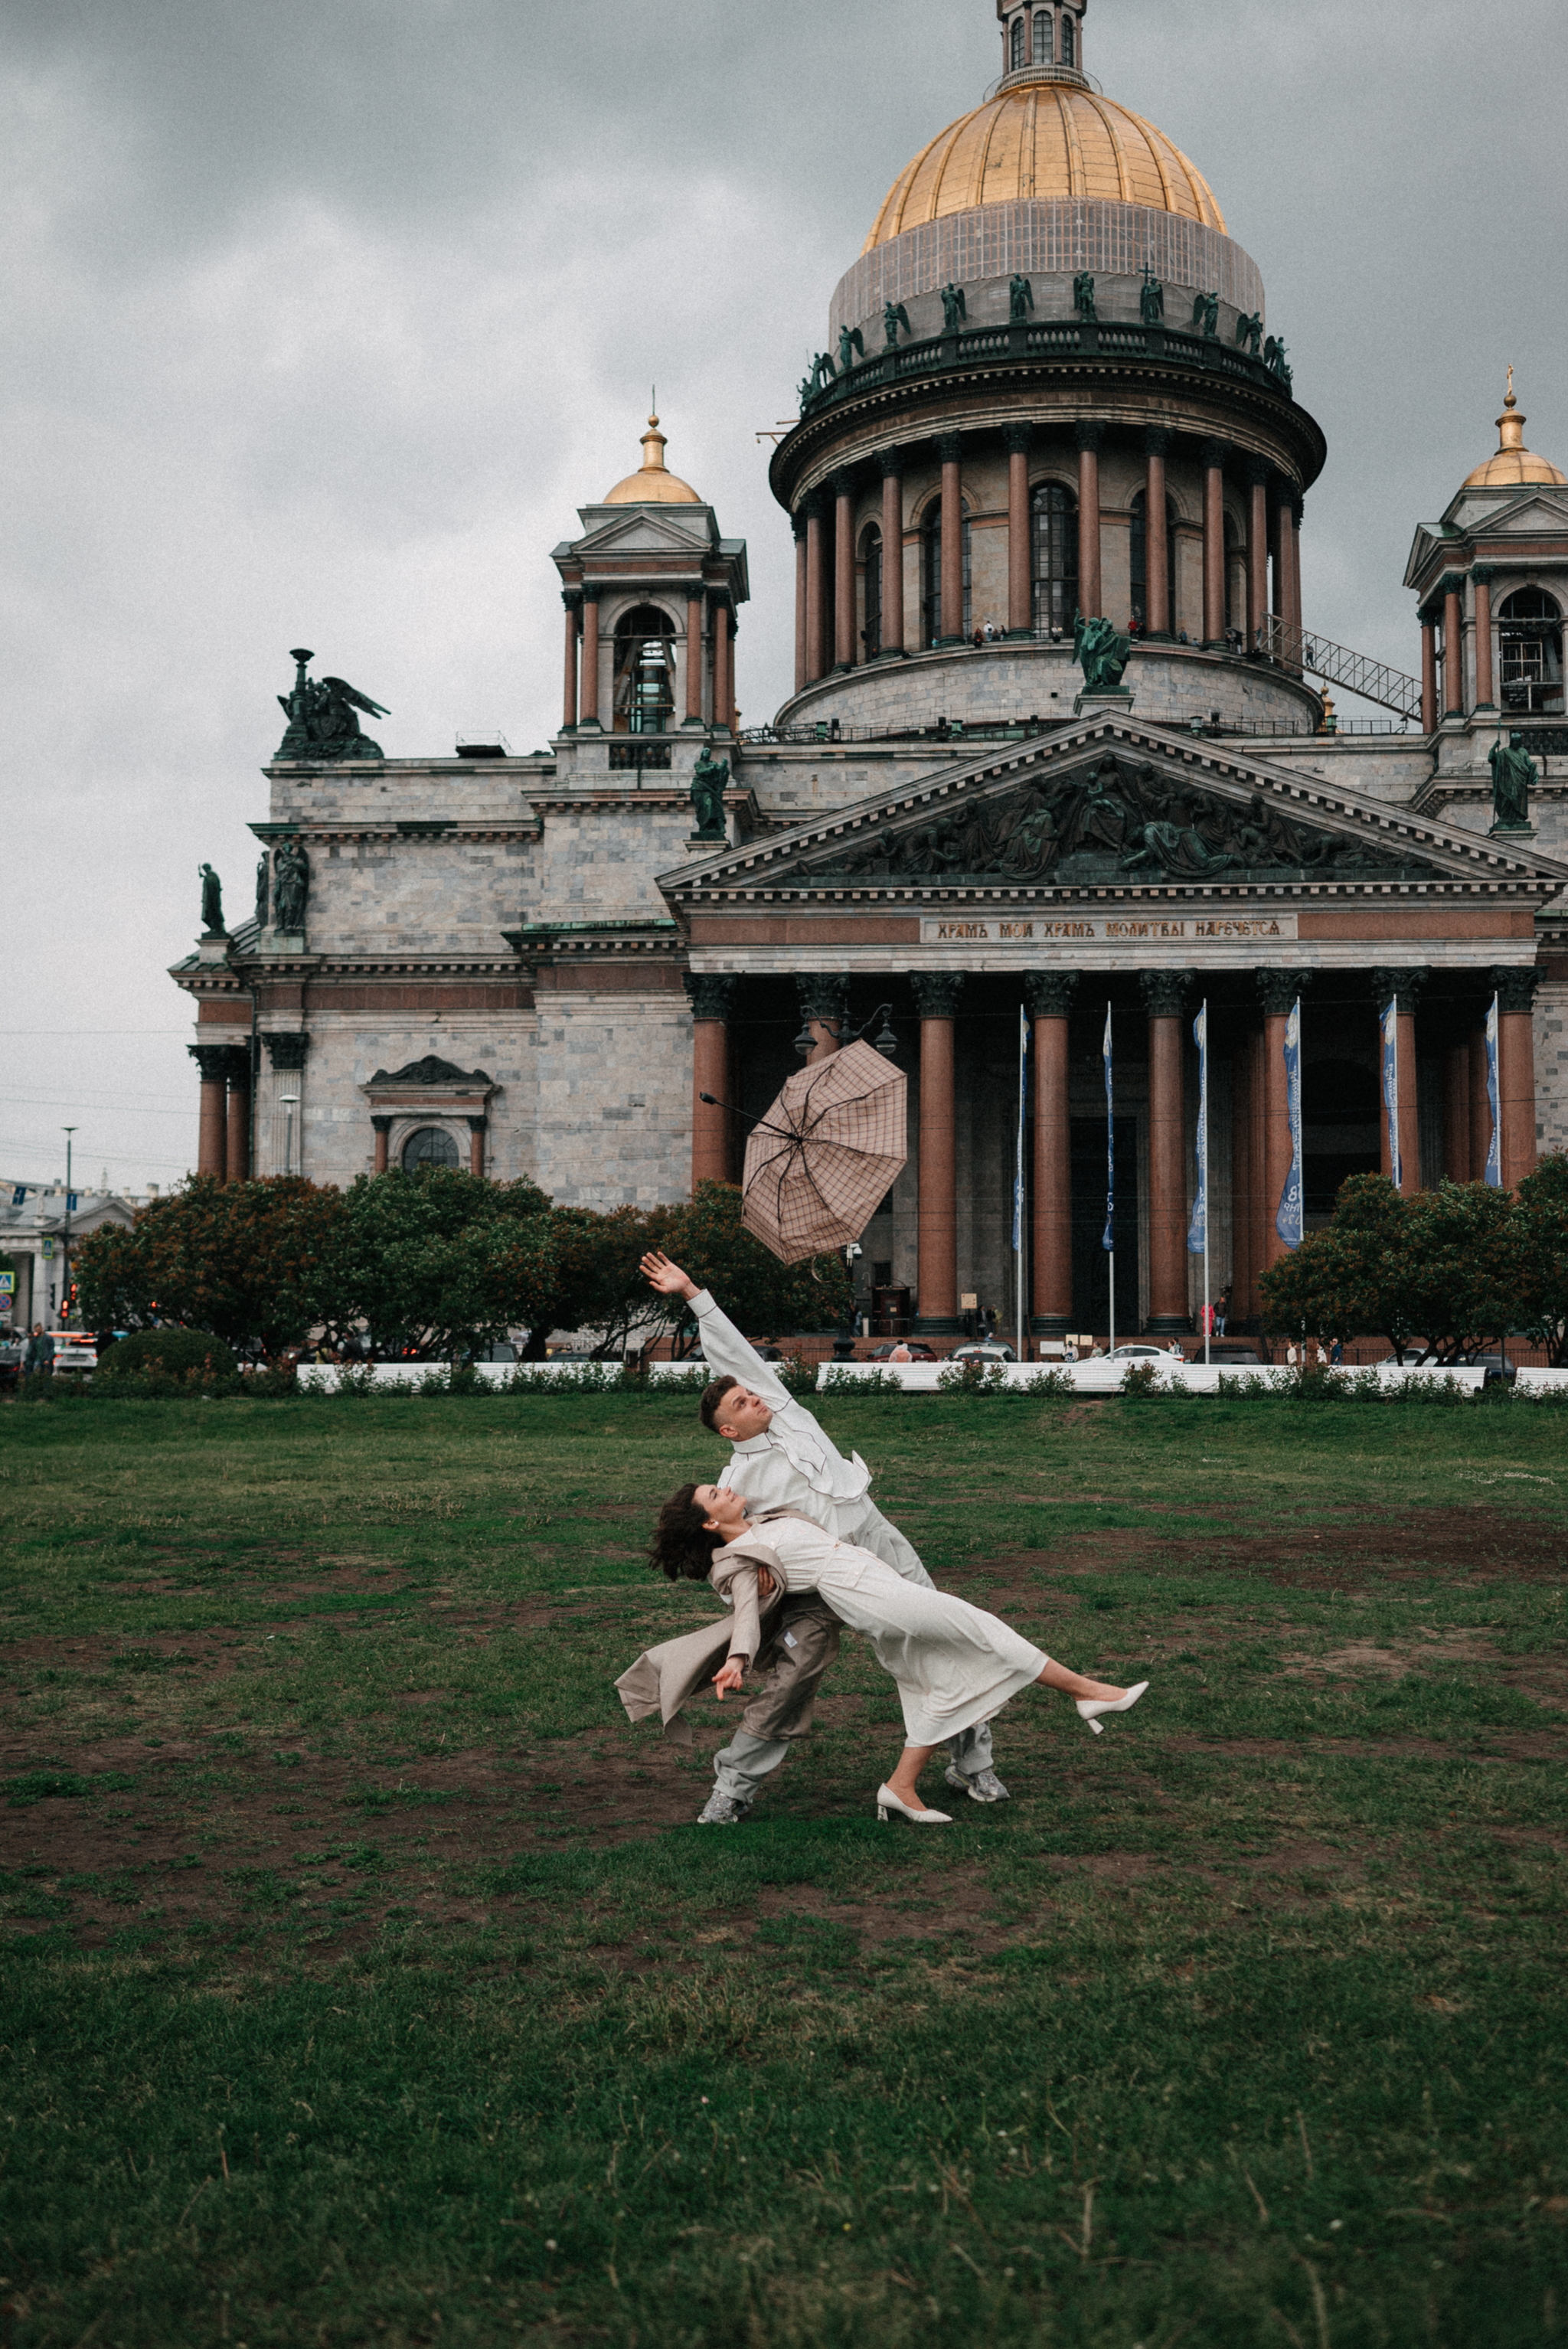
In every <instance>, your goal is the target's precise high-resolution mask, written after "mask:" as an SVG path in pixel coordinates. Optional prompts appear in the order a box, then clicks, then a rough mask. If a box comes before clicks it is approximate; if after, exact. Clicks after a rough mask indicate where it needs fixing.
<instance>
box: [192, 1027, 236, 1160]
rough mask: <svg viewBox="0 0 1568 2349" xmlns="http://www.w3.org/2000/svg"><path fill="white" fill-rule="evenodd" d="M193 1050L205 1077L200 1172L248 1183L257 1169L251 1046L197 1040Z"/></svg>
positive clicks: (199, 1139) (199, 1133)
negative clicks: (253, 1154) (253, 1158)
mask: <svg viewBox="0 0 1568 2349" xmlns="http://www.w3.org/2000/svg"><path fill="white" fill-rule="evenodd" d="M189 1050H190V1053H191V1059H192V1060H193V1061H195V1063H196V1067H197V1071H198V1072H199V1074H200V1077H201V1117H200V1123H199V1124H198V1127H197V1139H196V1172H197V1173H198V1174H214V1175H216V1176H217V1178H218V1180H219V1182H220V1183H222V1182H229V1183H243V1182H245V1181H246V1180H247V1179H248V1177H249V1175H250V1172H251V1048H250V1046H249V1044H192V1045H191V1046H190V1047H189Z"/></svg>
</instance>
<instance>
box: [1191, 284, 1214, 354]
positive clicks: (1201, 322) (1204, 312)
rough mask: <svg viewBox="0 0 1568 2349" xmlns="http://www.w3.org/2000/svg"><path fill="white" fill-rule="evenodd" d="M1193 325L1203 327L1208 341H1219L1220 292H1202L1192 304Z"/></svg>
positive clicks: (1204, 335) (1205, 338) (1204, 338)
mask: <svg viewBox="0 0 1568 2349" xmlns="http://www.w3.org/2000/svg"><path fill="white" fill-rule="evenodd" d="M1192 325H1193V326H1194V328H1197V327H1202V334H1203V340H1204V341H1205V342H1206V343H1212V342H1217V341H1218V339H1219V334H1220V297H1219V295H1218V294H1200V295H1199V296H1198V298H1197V300H1196V301H1195V302H1194V303H1193V305H1192Z"/></svg>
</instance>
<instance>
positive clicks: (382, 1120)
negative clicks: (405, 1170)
mask: <svg viewBox="0 0 1568 2349" xmlns="http://www.w3.org/2000/svg"><path fill="white" fill-rule="evenodd" d="M370 1126H371V1131H372V1132H373V1133H374V1134H375V1136H376V1167H375V1171H376V1173H377V1174H386V1172H387V1152H388V1149H389V1147H390V1143H389V1140H388V1137H389V1136H390V1134H391V1132H392V1121H391V1119H390V1118H389V1117H373V1118H372V1119H371V1121H370Z"/></svg>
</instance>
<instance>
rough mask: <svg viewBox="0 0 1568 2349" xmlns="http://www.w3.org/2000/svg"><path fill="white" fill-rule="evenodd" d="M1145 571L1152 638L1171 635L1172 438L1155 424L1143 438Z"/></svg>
mask: <svg viewBox="0 0 1568 2349" xmlns="http://www.w3.org/2000/svg"><path fill="white" fill-rule="evenodd" d="M1143 453H1144V485H1143V519H1144V531H1145V536H1144V547H1145V550H1146V553H1145V557H1144V567H1145V569H1146V570H1147V572H1148V574H1149V579H1148V594H1149V609H1148V611H1147V612H1146V613H1145V614H1144V618H1145V620H1146V621H1147V622H1148V632H1149V634H1150V636H1158V637H1167V636H1170V634H1171V517H1170V514H1169V512H1167V510H1166V497H1167V493H1166V489H1165V460H1166V458H1167V457H1168V456H1169V455H1170V453H1171V435H1170V433H1169V432H1168V431H1167V430H1166V429H1165V428H1164V426H1163V425H1160V424H1151V425H1150V427H1149V429H1148V430H1147V431H1146V432H1145V433H1144V436H1143Z"/></svg>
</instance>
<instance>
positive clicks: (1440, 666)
mask: <svg viewBox="0 0 1568 2349" xmlns="http://www.w3.org/2000/svg"><path fill="white" fill-rule="evenodd" d="M1496 576H1497V571H1496V568H1495V566H1494V565H1493V564H1490V563H1477V564H1472V565H1471V566H1470V571H1469V573H1468V574H1467V573H1464V572H1460V571H1448V572H1445V573H1444V574H1443V576H1442V578H1441V579H1439V582H1438V585H1437V587H1436V590H1435V591H1434V594H1433V596H1432V599H1431V601H1430V602H1429V603H1428V604H1426V605H1423V606H1422V609H1421V614H1420V621H1421V731H1422V732H1423V733H1424V734H1434V733H1436V731H1437V729H1438V721H1439V715H1440V716H1441V717H1443V718H1464V717H1467V716H1468V715H1470V712H1471V711H1472V710H1485V711H1491V710H1494V709H1496V708H1497V680H1496V664H1495V662H1494V660H1493V657H1492V642H1491V587H1492V582H1493V580H1494V579H1495V578H1496ZM1467 577H1468V580H1469V582H1470V589H1471V592H1472V594H1473V597H1474V611H1473V615H1472V620H1473V626H1474V632H1475V699H1474V702H1473V703H1471V702H1470V701H1469V700H1468V697H1467V695H1466V691H1465V686H1466V678H1465V584H1466V580H1467ZM1439 626H1440V627H1441V629H1442V635H1443V644H1442V657H1441V660H1440V661H1439V657H1438V630H1439ZM1439 671H1440V675H1439ZM1439 703H1440V709H1439Z"/></svg>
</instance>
